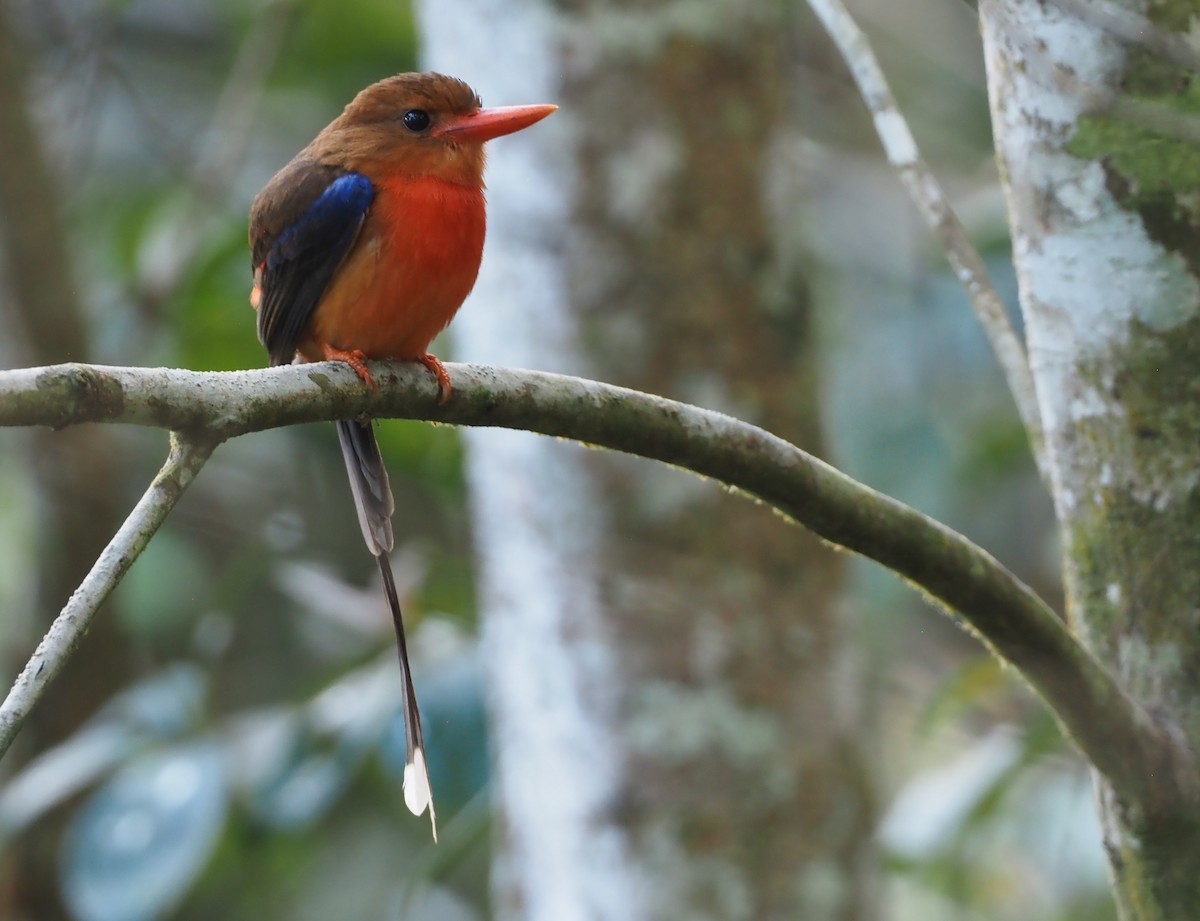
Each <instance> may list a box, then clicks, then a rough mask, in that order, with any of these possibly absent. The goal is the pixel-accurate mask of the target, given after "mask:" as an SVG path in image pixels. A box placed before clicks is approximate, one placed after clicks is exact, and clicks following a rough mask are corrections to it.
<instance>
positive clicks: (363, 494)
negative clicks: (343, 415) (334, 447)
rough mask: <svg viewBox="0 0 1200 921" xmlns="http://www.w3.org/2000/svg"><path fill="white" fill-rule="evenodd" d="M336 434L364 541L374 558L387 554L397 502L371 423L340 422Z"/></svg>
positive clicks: (345, 420)
mask: <svg viewBox="0 0 1200 921" xmlns="http://www.w3.org/2000/svg"><path fill="white" fill-rule="evenodd" d="M337 432H338V441H340V442H341V444H342V458H343V460H345V462H346V473H348V474H349V475H350V491H351V492H353V493H354V507H355V509H357V511H358V524H359V526H360V527H361V528H362V533H363V540H365V541H366V542H367V549H368V550H370V551H371V552H372V553H373V554H375V555H376V556H379V555H380V554H383V553H387V552H388V551H389V550H391V549H392V512H394V511H395V510H396V502H395V500H394V499H393V498H392V486H391V484H390V483H389V482H388V475H387V467H385V466H384V465H383V455H382V454H380V453H379V442H377V441H376V440H375V430H374V429H373V428H372V427H371V423H370V422H366V423H362V422H359V421H358V420H357V419H343V420H341V421H339V422H338V423H337Z"/></svg>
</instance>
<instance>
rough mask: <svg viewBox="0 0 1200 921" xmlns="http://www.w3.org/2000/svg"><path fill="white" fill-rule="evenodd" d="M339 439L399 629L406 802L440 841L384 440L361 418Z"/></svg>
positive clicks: (344, 424) (341, 427)
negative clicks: (395, 550) (398, 569)
mask: <svg viewBox="0 0 1200 921" xmlns="http://www.w3.org/2000/svg"><path fill="white" fill-rule="evenodd" d="M337 429H338V439H339V440H340V441H341V444H342V456H343V458H344V459H345V461H346V472H347V473H348V474H349V476H350V490H351V492H353V493H354V506H355V508H356V509H357V511H358V523H359V525H360V526H361V527H362V532H363V539H364V540H365V541H366V543H367V549H368V550H370V551H371V553H373V554H374V555H375V559H376V560H377V561H378V563H379V573H380V575H382V576H383V591H384V594H385V595H386V596H387V602H388V608H389V609H390V610H391V612H392V625H393V626H394V627H395V628H396V653H397V655H398V657H399V659H400V682H401V685H402V690H403V696H404V701H403V711H402V712H403V715H404V734H405V736H406V738H407V752H406V756H405V763H404V803H405V805H407V806H408V808H409V810H410V811H411V812H412V814H413V815H420V814H421V813H422V812H424V811H425V808H426V807H427V806H428V807H429V821H430V823H431V825H432V827H433V840H434V841H435V842H436V841H437V817H436V816H435V815H434V811H433V793H432V789H431V787H430V785H429V770H428V768H427V767H426V761H425V737H424V734H423V733H422V732H421V712H420V710H418V709H417V692H416V689H415V688H414V687H413V681H412V670H411V669H410V668H409V664H408V643H407V642H406V641H405V637H404V618H403V615H402V614H401V612H400V598H399V596H398V595H397V594H396V580H395V578H394V577H393V575H392V564H391V561H390V560H389V559H388V551H389V550H391V549H392V511H393V510H394V508H395V500H394V499H393V498H392V487H391V485H390V484H389V483H388V475H387V468H386V467H384V465H383V457H382V455H381V454H380V453H379V444H378V442H376V440H375V432H374V430H373V429H372V428H371V424H370V423H369V422H367V423H365V424H364V423H361V422H358V421H357V420H349V421H341V422H338V424H337Z"/></svg>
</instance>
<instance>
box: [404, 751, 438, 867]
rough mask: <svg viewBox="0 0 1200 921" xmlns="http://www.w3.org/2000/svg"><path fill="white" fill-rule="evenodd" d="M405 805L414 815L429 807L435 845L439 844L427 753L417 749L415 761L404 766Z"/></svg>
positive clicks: (414, 754)
mask: <svg viewBox="0 0 1200 921" xmlns="http://www.w3.org/2000/svg"><path fill="white" fill-rule="evenodd" d="M404 805H406V806H407V807H408V811H409V812H411V813H412V814H413V815H420V814H421V813H422V812H424V811H425V808H426V807H429V822H430V824H431V825H432V826H433V843H434V844H437V819H436V818H435V816H434V814H433V792H432V791H431V790H430V788H429V770H428V769H427V768H426V767H425V752H423V751H422V750H421V749H419V748H418V749H417V750H416V751H415V752H414V753H413V760H412V761H410V762H409V763H408V764H406V765H405V766H404Z"/></svg>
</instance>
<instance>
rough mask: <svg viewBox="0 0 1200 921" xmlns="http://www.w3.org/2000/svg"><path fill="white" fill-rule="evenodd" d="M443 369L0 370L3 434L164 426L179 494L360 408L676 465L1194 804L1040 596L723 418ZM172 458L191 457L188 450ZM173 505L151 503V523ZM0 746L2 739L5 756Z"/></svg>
mask: <svg viewBox="0 0 1200 921" xmlns="http://www.w3.org/2000/svg"><path fill="white" fill-rule="evenodd" d="M447 369H448V370H449V372H450V375H451V378H452V380H453V382H454V388H455V389H454V394H453V396H452V397H451V399H450V400H449V402H448V403H446V404H445V405H444V406H443V405H438V403H437V389H436V385H435V384H434V382H433V379H432V378H431V377H430V376H429V375H428V374H427V373H425V371H424V369H422V368H419V367H417V366H413V365H410V364H407V363H382V362H380V363H374V364H373V365H372V373H373V374H374V376H375V380H376V381H378V382H379V384H380V391H379V393H378V394H374V393H371V392H369V391H368V390H367V388H364V387H363V386H362V384H361V382H360V381H359V380H358V378H357V377H356V376H355V375H354V373H353V372H352V371H350V370H349V369H348V368H346V367H345V366H343V365H341V364H337V363H323V364H309V365H296V366H291V367H286V368H273V369H264V370H259V371H237V372H207V373H206V372H195V371H180V370H172V369H165V368H110V367H101V366H97V365H79V364H72V365H56V366H52V367H45V368H31V369H24V370H16V371H0V425H5V426H32V425H47V426H52V427H56V428H58V427H63V426H67V425H75V424H79V423H84V422H108V423H132V424H136V425H145V426H156V427H160V428H164V429H167V430H170V431H172V432H174V433H177V434H176V435H175V436H174V438H175V441H174V442H173V444H175V448H174V449H173V453H172V457H173V458H175V460H173V461H168V467H167V468H164V472H163V473H161V474H160V475H159V479H158V480H156V484H159V482H160V481H161V480H162V479H163V477H164V476H168V477H174V478H175V479H174V481H173V482H175V487H174V488H175V494H176V495H177V493H178V491H180V490H181V489H182V487H183V486H185V485H186V482H187V480H190V478H191V476H193V475H194V474H195V472H196V470H198V469H199V465H200V464H201V463H203V460H204V458H206V457H207V454H208V452H209V451H210V450H211V448H212V447H213V446H215V445H216V444H219V443H220V442H221V441H224V440H226V439H229V438H233V437H235V436H238V435H245V434H248V433H251V432H256V431H262V430H264V429H269V428H276V427H279V426H285V425H293V424H296V423H301V422H318V421H323V420H333V419H339V418H350V417H353V416H356V415H359V414H362V413H368V414H370V415H373V416H380V417H391V418H407V419H423V420H427V421H435V422H446V423H453V424H457V425H472V426H497V427H502V428H512V429H524V430H528V431H531V432H539V433H541V434H544V435H553V436H558V437H562V438H569V439H573V440H575V441H580V442H584V443H586V444H591V445H596V446H598V447H604V448H610V449H612V450H616V451H623V452H626V453H629V454H636V455H640V456H642V457H647V458H651V459H654V460H659V461H663V462H664V463H668V464H672V465H674V466H677V467H682V468H686V469H689V470H692V471H695V472H696V473H699V474H702V475H704V476H707V477H710V478H712V479H714V480H718V481H720V482H722V483H725V484H727V485H729V486H732V487H734V488H735V489H737V490H739V491H740V492H742V493H745V494H747V495H749V496H752V497H754V498H756V499H758V500H760V501H762V502H764V503H766V504H767V505H770V506H771V507H773V508H775V509H776V510H778V511H779V512H781V513H783V514H784V515H785V516H787V517H788V518H790V519H792V520H793V521H795V522H797V523H798V524H800V525H802V526H804V527H806V528H808V529H809V530H811V531H813V532H814V533H816V534H817V535H819V536H820V537H822V538H824V539H825V540H827V541H829V542H831V543H833V544H836V545H838V546H840V547H844V548H846V549H848V550H851V551H853V552H855V553H858V554H861V555H862V556H865V557H867V558H869V559H873V560H875V561H877V562H879V563H881V564H883V565H884V566H886V567H888V568H889V569H891V570H893V571H894V572H896V573H898V574H900V575H901V576H903V577H904V578H906V579H907V580H909V581H910V582H912V583H913V584H914V585H916V586H917V587H918V588H920V589H921V590H923V591H924V592H926V593H928V594H929V595H930V596H932V597H933V598H935V599H937V600H938V601H940V602H941V603H942V604H943V605H944V606H945V607H946V608H947V609H948V610H949V611H950V612H951V614H952V616H954V618H955V619H956V620H957V621H958V622H959V623H961V624H962V625H964V626H965V627H966V628H967V629H969V630H970V631H971V632H973V633H974V634H975V635H976V636H977V637H978V638H979V639H980V640H981V641H982V642H983V643H984V644H985V645H986V646H987V647H988V648H989V649H990V650H991V651H992V652H993V653H994V654H996V655H997V656H999V657H1000V658H1001V659H1002V660H1004V661H1005V662H1007V663H1009V664H1010V665H1012V666H1013V667H1014V668H1015V669H1016V670H1017V671H1018V672H1019V673H1020V674H1021V675H1022V676H1023V677H1024V678H1025V679H1026V680H1027V681H1028V682H1029V684H1030V685H1031V686H1032V687H1033V688H1034V690H1035V691H1036V692H1037V693H1038V694H1039V695H1040V696H1041V697H1042V698H1043V699H1044V700H1045V701H1046V703H1047V704H1048V705H1049V706H1050V708H1051V709H1052V710H1053V711H1054V712H1055V714H1056V715H1057V716H1058V718H1059V720H1060V721H1061V723H1062V724H1063V726H1064V728H1065V730H1066V732H1067V734H1068V735H1069V736H1070V737H1071V738H1072V739H1073V740H1074V741H1075V743H1076V744H1077V745H1078V747H1079V748H1080V750H1081V751H1082V752H1083V753H1084V754H1085V755H1086V756H1087V757H1088V758H1089V759H1090V760H1091V761H1092V763H1093V764H1094V765H1095V766H1096V768H1097V769H1098V770H1100V771H1101V772H1102V773H1103V774H1104V775H1105V776H1106V777H1108V779H1109V780H1110V781H1111V782H1112V784H1113V786H1114V787H1115V788H1116V789H1117V790H1118V791H1120V792H1121V793H1122V794H1123V795H1126V796H1128V797H1130V799H1131V800H1134V801H1137V802H1140V803H1144V804H1147V805H1148V806H1151V807H1154V806H1157V807H1160V808H1167V807H1168V804H1169V802H1170V801H1172V800H1173V799H1175V798H1176V797H1178V796H1187V797H1189V798H1190V797H1192V796H1193V795H1194V794H1195V792H1196V791H1195V790H1194V789H1193V787H1194V784H1195V781H1194V773H1193V772H1192V771H1191V770H1190V768H1189V767H1188V766H1187V765H1186V764H1185V762H1184V756H1183V755H1182V754H1180V753H1179V751H1178V750H1177V748H1176V746H1175V745H1174V744H1173V742H1172V741H1171V740H1170V737H1169V735H1168V734H1167V733H1166V732H1165V731H1163V730H1161V729H1160V727H1158V726H1157V725H1156V724H1155V723H1154V722H1153V720H1152V719H1151V718H1150V717H1149V715H1148V714H1146V713H1145V712H1144V711H1143V710H1142V709H1141V708H1140V707H1139V706H1138V705H1137V704H1136V702H1134V701H1133V700H1132V699H1131V698H1130V697H1129V695H1128V694H1126V693H1125V691H1124V690H1123V688H1122V687H1121V686H1120V685H1119V684H1117V682H1116V681H1115V680H1114V679H1113V677H1112V676H1111V675H1110V674H1109V673H1108V672H1107V671H1106V670H1105V669H1104V668H1103V667H1102V666H1101V665H1100V664H1099V663H1098V662H1097V661H1096V660H1095V659H1094V658H1093V657H1092V656H1091V655H1090V654H1089V653H1088V652H1087V651H1086V650H1085V649H1084V648H1083V647H1082V646H1081V645H1080V644H1079V643H1078V642H1077V641H1076V640H1075V639H1074V637H1072V636H1071V635H1070V633H1069V632H1068V631H1067V629H1066V627H1065V626H1064V625H1063V624H1062V622H1061V621H1060V620H1059V619H1058V618H1057V617H1056V616H1055V614H1054V612H1053V611H1052V610H1051V609H1050V608H1049V607H1048V606H1047V605H1046V604H1045V603H1044V602H1043V601H1042V600H1041V599H1040V598H1038V597H1037V595H1035V594H1034V593H1033V591H1031V590H1030V589H1029V588H1028V587H1027V586H1025V585H1024V584H1023V583H1022V582H1020V580H1018V579H1017V578H1016V577H1015V576H1014V575H1013V574H1012V573H1010V572H1009V571H1008V570H1006V569H1005V568H1004V567H1003V566H1001V565H1000V564H999V563H998V562H997V561H996V560H995V559H994V558H992V556H990V555H989V554H988V553H987V552H986V551H984V550H982V549H980V548H979V547H977V546H975V545H974V544H972V543H971V542H970V541H968V540H967V539H966V538H965V537H963V536H962V535H960V534H957V533H956V532H954V531H952V530H950V529H949V528H947V527H945V526H944V525H942V524H939V523H938V522H936V521H933V520H931V519H929V518H927V517H926V516H924V515H922V514H921V513H919V512H917V511H915V510H914V509H912V508H909V507H908V506H906V505H904V504H902V503H900V502H897V501H896V500H894V499H891V498H889V497H887V496H884V495H881V494H880V493H877V492H875V491H874V490H872V489H870V488H869V487H867V486H864V485H862V484H861V483H858V482H856V481H854V480H852V479H850V478H849V477H847V476H846V475H845V474H842V473H840V472H838V471H837V470H835V469H833V468H832V467H830V466H828V465H827V464H825V463H823V462H822V461H820V460H817V459H816V458H814V457H811V456H810V455H808V454H805V453H804V452H803V451H801V450H800V449H799V448H797V447H795V446H794V445H791V444H789V443H788V442H786V441H784V440H782V439H780V438H777V437H776V436H774V435H771V434H770V433H769V432H766V431H763V430H762V429H759V428H756V427H755V426H752V425H749V424H747V423H745V422H741V421H739V420H737V419H733V418H731V417H729V416H725V415H721V414H720V413H715V412H711V411H708V410H704V409H700V408H698V407H695V406H690V405H687V404H684V403H677V402H675V401H673V400H667V399H664V398H662V397H657V396H651V395H648V394H644V393H638V392H636V391H632V390H625V389H623V388H619V387H613V386H609V385H607V384H602V383H597V382H595V381H587V380H581V379H579V378H572V377H563V376H560V375H554V374H545V373H540V372H534V371H520V370H508V369H499V368H491V367H484V366H479V365H447ZM180 445H190V446H192V447H191V448H189V449H188V450H187V451H186V452H184V453H183V454H182V455H181V454H180V451H181V448H180V447H179V446H180ZM170 471H174V472H173V473H171V472H170ZM185 471H186V477H184V478H182V479H180V478H181V477H183V475H184V472H185ZM154 489H155V487H154V486H152V487H151V491H153V490H154ZM148 495H149V494H148ZM145 501H146V500H143V503H145ZM140 507H141V506H139V508H140ZM169 507H170V503H166V504H161V505H159V506H157V508H158V511H157V512H156V513H155V514H156V515H157V516H158V517H157V518H156V519H155V521H156V522H158V521H161V518H162V517H163V516H165V514H166V512H167V510H169ZM135 514H136V513H135ZM128 526H129V523H128V522H127V523H126V528H127V527H128ZM155 526H157V524H155ZM126 528H123V529H122V531H123V532H124V531H125V530H126ZM118 538H120V535H118ZM147 539H148V537H147ZM117 542H118V541H117V539H114V544H116V543H117ZM142 545H144V541H142ZM124 546H127V547H128V548H131V549H129V550H128V551H127V552H130V553H136V552H137V551H138V550H140V545H136V544H135V543H126V544H125V545H124ZM110 550H111V546H110ZM105 552H106V554H107V553H108V552H109V551H108V550H106V551H105ZM98 565H99V564H98ZM122 571H123V570H122ZM119 574H120V573H118V576H119ZM89 578H90V577H89ZM114 584H115V583H114ZM77 594H78V593H77ZM99 600H102V598H101V599H98V600H97V601H96V604H99ZM73 603H75V598H74V597H73V598H72V602H71V603H69V604H68V609H69V608H70V607H71V604H73ZM65 613H66V612H65V611H64V614H65ZM69 651H70V648H67V649H66V651H65V652H69ZM64 655H65V653H64ZM35 658H36V656H35ZM59 664H60V665H61V663H59ZM31 665H32V663H31ZM5 706H7V703H6V704H5ZM0 714H3V710H2V708H0ZM5 719H6V717H3V716H2V715H0V733H3V732H4V731H6V730H5V726H6V723H5ZM13 732H15V729H14V730H13ZM5 744H6V743H5V741H4V739H3V737H2V736H0V752H2V751H3V746H4V745H5Z"/></svg>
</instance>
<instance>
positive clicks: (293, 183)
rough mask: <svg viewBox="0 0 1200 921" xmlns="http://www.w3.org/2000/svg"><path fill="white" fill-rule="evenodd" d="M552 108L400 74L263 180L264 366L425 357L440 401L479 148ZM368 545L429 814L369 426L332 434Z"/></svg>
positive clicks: (439, 78)
mask: <svg viewBox="0 0 1200 921" xmlns="http://www.w3.org/2000/svg"><path fill="white" fill-rule="evenodd" d="M556 108H557V107H556V106H552V105H527V106H507V107H502V108H487V109H485V108H483V107H482V106H481V104H480V101H479V97H478V96H477V95H476V94H475V92H474V91H473V90H472V89H471V88H470V87H469V86H468V85H467V84H466V83H464V82H463V81H461V80H457V79H455V78H453V77H446V76H443V75H441V74H432V73H430V74H415V73H413V74H399V75H397V76H394V77H389V78H387V79H386V80H381V81H380V82H378V83H375V84H372V85H371V86H368V87H367V88H366V89H364V90H363V91H362V92H360V93H359V94H358V95H357V96H356V97H355V98H354V100H353V101H352V102H351V103H350V104H349V105H348V106H346V108H345V110H344V111H343V112H342V114H341V115H340V116H338V117H337V118H336V119H334V121H333V122H331V123H330V124H329V125H328V126H327V127H326V128H325V129H324V130H323V131H322V132H321V133H320V134H318V135H317V137H316V138H315V139H314V140H313V141H312V143H310V144H309V145H308V146H307V147H305V148H304V149H303V150H302V151H300V153H298V154H297V155H296V156H295V158H293V160H292V161H291V162H290V163H289V164H288V165H287V166H285V167H284V168H283V169H281V170H280V171H279V172H278V173H276V174H275V176H274V178H272V179H271V181H270V182H268V183H267V184H266V186H265V187H264V188H263V190H262V191H261V192H259V193H258V195H257V196H256V197H255V199H254V204H253V206H252V207H251V210H250V248H251V253H252V258H253V268H254V288H253V290H252V292H251V295H250V303H251V304H252V305H253V307H254V308H255V310H257V311H258V337H259V339H260V340H261V341H262V344H263V345H264V346H265V347H266V349H267V352H268V353H269V355H270V359H271V364H272V365H281V364H288V363H290V362H292V361H322V360H337V361H344V362H345V363H346V364H348V365H349V366H350V367H351V368H353V369H354V371H355V373H357V374H358V376H359V377H360V378H362V380H363V382H364V383H366V384H368V385H369V386H371V387H373V388H375V389H376V390H378V385H377V384H376V383H375V381H374V379H373V378H372V377H371V373H370V371H369V370H368V369H367V365H366V362H367V361H368V360H369V359H377V358H399V359H411V360H413V361H419V362H421V363H422V364H423V365H425V367H427V368H429V370H430V371H431V372H432V373H433V374H434V375H435V377H436V378H437V381H438V385H439V389H440V391H441V400H442V402H445V401H446V400H447V399H448V398H449V397H450V393H451V385H450V378H449V376H448V375H447V374H446V369H445V368H444V367H443V366H442V363H441V362H440V361H439V360H438V359H437V358H435V357H434V356H433V355H430V354H428V352H427V349H428V348H429V343H430V342H431V341H433V338H434V336H436V335H437V334H438V333H439V332H440V331H441V330H442V329H443V328H444V327H445V326H446V324H447V323H449V322H450V320H451V318H452V317H453V316H454V314H455V313H456V312H457V311H458V308H459V307H460V306H461V305H462V302H463V300H464V299H465V298H466V296H467V295H468V294H469V293H470V291H471V288H472V287H473V286H474V284H475V277H476V275H477V273H478V271H479V263H480V259H481V258H482V255H483V238H484V229H485V225H486V217H485V210H484V194H483V189H484V185H483V165H484V151H483V145H484V142H485V141H488V140H490V139H492V138H496V137H500V136H501V135H504V134H511V133H512V132H514V131H519V130H521V129H522V128H526V127H528V126H529V125H532V124H534V123H535V122H537V121H540V120H541V119H543V118H545V117H546V116H547V115H549V114H550V113H551V112H553V111H554V110H555V109H556ZM337 430H338V438H339V440H340V441H341V446H342V454H343V456H344V458H345V461H346V469H347V471H348V473H349V475H350V488H351V491H352V492H353V494H354V501H355V505H356V507H357V510H358V520H359V524H360V525H361V526H362V533H363V538H364V539H365V540H366V543H367V548H368V549H369V550H370V551H371V553H373V554H374V555H375V557H376V559H377V560H378V561H379V570H380V572H381V574H382V576H383V585H384V591H385V592H386V594H387V600H388V606H389V607H390V608H391V612H392V621H393V623H394V624H395V628H396V644H397V651H398V653H399V658H400V671H401V681H402V685H403V696H404V702H403V713H404V726H405V730H406V732H407V735H408V752H407V761H406V764H405V768H404V800H405V803H406V804H407V805H408V808H409V809H410V810H411V811H412V812H413V814H414V815H420V814H421V813H422V812H423V811H424V810H425V808H426V807H428V808H429V818H430V821H431V823H432V824H433V836H434V840H435V841H436V840H437V823H436V819H435V817H434V811H433V797H432V793H431V789H430V785H429V775H428V771H427V769H426V759H425V751H424V740H423V738H422V733H421V716H420V713H419V711H418V709H417V698H416V693H415V692H414V690H413V682H412V674H411V672H410V670H409V665H408V652H407V648H406V646H405V641H404V624H403V620H402V618H401V613H400V603H399V600H398V598H397V597H396V584H395V580H394V579H393V577H392V569H391V565H390V563H389V562H388V552H389V551H390V550H391V549H392V520H391V519H392V511H393V509H394V501H393V499H392V490H391V486H390V485H389V483H388V476H387V470H386V468H385V467H384V465H383V459H382V457H381V456H380V453H379V446H378V444H377V443H376V441H375V434H374V431H373V429H372V427H371V423H370V421H359V420H346V421H343V422H338V423H337Z"/></svg>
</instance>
